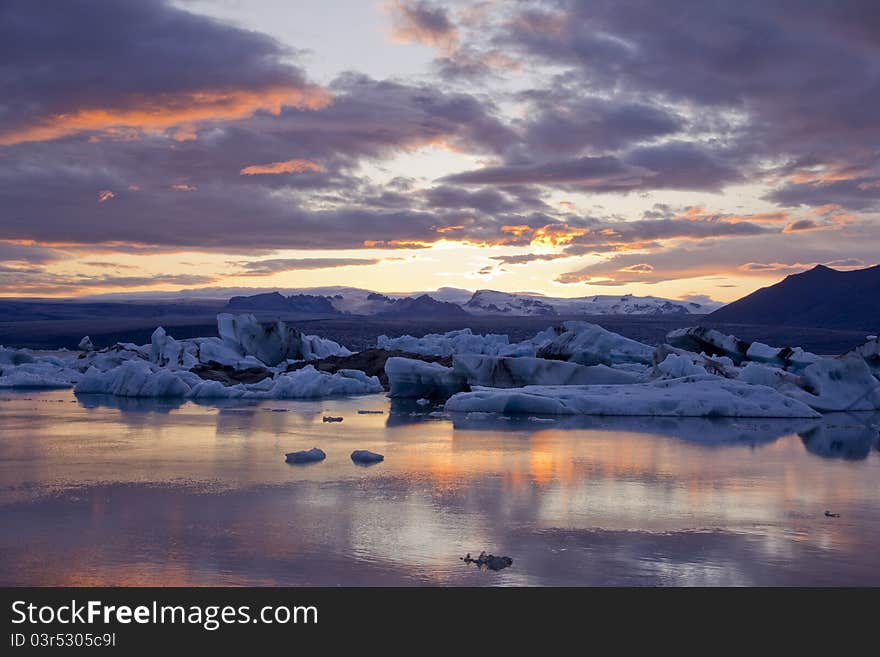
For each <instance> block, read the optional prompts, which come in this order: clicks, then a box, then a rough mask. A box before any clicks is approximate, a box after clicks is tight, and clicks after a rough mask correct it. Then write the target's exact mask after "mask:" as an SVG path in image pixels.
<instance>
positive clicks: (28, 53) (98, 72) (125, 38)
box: [0, 0, 330, 145]
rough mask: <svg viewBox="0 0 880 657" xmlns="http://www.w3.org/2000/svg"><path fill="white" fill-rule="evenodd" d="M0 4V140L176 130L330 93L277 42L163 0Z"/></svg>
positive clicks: (309, 103) (185, 132) (320, 101)
mask: <svg viewBox="0 0 880 657" xmlns="http://www.w3.org/2000/svg"><path fill="white" fill-rule="evenodd" d="M3 12H4V17H3V21H0V60H2V61H3V63H4V66H3V68H2V71H0V86H2V88H3V96H2V97H0V116H3V122H2V128H0V145H9V144H15V143H21V142H25V141H45V140H52V139H60V138H63V137H65V136H68V135H73V134H77V133H81V132H86V133H96V134H99V135H102V136H104V137H109V138H131V137H133V136H136V135H138V134H140V133H148V134H150V133H153V134H155V133H161V132H164V131H166V130H171V129H173V128H179V129H180V130H179V131H178V132H176V133H174V134H176V135H177V136H178V137H179V138H181V139H186V138H190V137H191V136H192V135H193V131H194V127H195V126H199V125H201V124H203V123H204V122H212V121H218V120H227V121H228V120H235V119H242V118H245V117H248V116H251V115H253V114H254V113H256V112H258V111H267V112H272V113H275V114H278V113H279V112H280V111H281V110H282V108H284V107H295V108H299V109H317V108H321V107H325V106H326V105H327V104H328V103H329V102H330V95H329V94H328V93H327V92H326V91H325V90H323V89H321V88H320V87H318V86H316V85H314V84H312V83H310V82H308V81H307V80H306V78H305V75H304V73H303V72H302V70H301V69H299V68H297V67H296V66H294V65H292V64H290V63H288V61H289V59H290V56H291V55H292V54H293V53H292V52H291V51H290V50H289V49H288V48H285V47H284V46H282V45H281V44H279V43H278V42H277V41H275V40H273V39H271V38H270V37H268V36H265V35H263V34H259V33H257V32H253V31H248V30H244V29H241V28H238V27H234V26H231V25H226V24H223V23H220V22H218V21H216V20H212V19H210V18H207V17H204V16H198V15H196V14H192V13H189V12H186V11H183V10H181V9H178V8H176V7H174V6H172V5H170V4H168V3H166V2H163V1H161V0H143V1H141V2H103V1H101V0H70V1H69V2H65V4H64V7H63V8H59V7H55V8H49V7H47V6H45V5H43V4H41V3H34V2H28V1H27V0H12V1H11V2H7V3H5V4H4V9H3ZM218 44H222V47H218Z"/></svg>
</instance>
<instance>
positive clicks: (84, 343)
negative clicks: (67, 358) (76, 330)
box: [76, 336, 95, 351]
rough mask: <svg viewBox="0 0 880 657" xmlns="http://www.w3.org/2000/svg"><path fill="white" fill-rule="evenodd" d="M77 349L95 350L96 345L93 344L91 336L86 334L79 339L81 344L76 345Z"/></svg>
mask: <svg viewBox="0 0 880 657" xmlns="http://www.w3.org/2000/svg"><path fill="white" fill-rule="evenodd" d="M76 346H77V349H79V350H80V351H94V350H95V345H93V344H92V339H91V338H90V337H89V336H85V337H84V338H83V339H82V340H80V341H79V344H78V345H76Z"/></svg>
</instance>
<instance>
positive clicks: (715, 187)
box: [444, 142, 742, 193]
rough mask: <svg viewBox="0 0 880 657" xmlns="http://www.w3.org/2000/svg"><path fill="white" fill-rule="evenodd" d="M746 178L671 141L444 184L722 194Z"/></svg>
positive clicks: (492, 169) (499, 169) (485, 172)
mask: <svg viewBox="0 0 880 657" xmlns="http://www.w3.org/2000/svg"><path fill="white" fill-rule="evenodd" d="M741 180H742V175H741V174H740V173H739V172H738V171H737V170H736V169H735V168H734V167H731V166H729V165H727V164H725V163H724V161H723V159H722V158H720V157H718V156H716V155H713V154H712V153H711V152H710V151H709V150H707V149H704V148H703V147H700V146H696V145H693V144H688V143H685V142H670V143H665V144H661V145H657V146H644V147H639V148H636V149H634V150H632V151H631V152H629V153H627V154H625V155H624V156H623V157H621V158H618V157H614V156H608V155H605V156H600V157H580V158H576V159H571V160H553V161H549V162H541V163H537V164H506V165H499V166H487V167H484V168H482V169H476V170H473V171H466V172H463V173H457V174H453V175H450V176H447V177H446V178H444V181H445V182H450V183H460V184H484V185H485V184H494V185H523V184H533V185H555V186H560V187H563V188H567V189H579V190H582V191H592V192H606V193H609V192H616V193H626V192H630V191H637V190H646V189H690V190H705V191H719V190H720V189H721V188H722V187H723V186H724V185H726V184H729V183H733V182H739V181H741Z"/></svg>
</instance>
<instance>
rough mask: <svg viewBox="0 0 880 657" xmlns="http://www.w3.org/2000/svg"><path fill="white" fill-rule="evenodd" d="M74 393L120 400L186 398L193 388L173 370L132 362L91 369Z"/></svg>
mask: <svg viewBox="0 0 880 657" xmlns="http://www.w3.org/2000/svg"><path fill="white" fill-rule="evenodd" d="M73 392H74V393H75V394H87V393H88V394H99V395H117V396H119V397H186V396H187V395H188V394H189V392H190V386H189V385H187V384H186V383H185V382H184V381H183V380H181V379H180V378H179V377H177V376H176V375H175V373H174V372H172V371H169V370H163V369H159V368H157V367H156V366H155V365H152V364H151V363H148V362H146V361H141V360H129V361H127V362H125V363H122V364H121V365H119V366H118V367H114V368H113V369H110V370H107V371H101V370H99V369H98V368H96V367H90V368H89V369H88V371H87V372H86V373H85V375H84V376H83V377H82V379H81V380H80V382H79V383H77V384H76V387H75V388H74V389H73Z"/></svg>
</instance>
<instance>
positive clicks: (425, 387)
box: [385, 356, 467, 399]
mask: <svg viewBox="0 0 880 657" xmlns="http://www.w3.org/2000/svg"><path fill="white" fill-rule="evenodd" d="M385 374H386V375H387V376H388V386H389V391H388V396H389V397H414V398H429V399H446V398H447V397H449V396H451V395H453V394H455V393H456V392H459V391H461V390H466V389H467V382H466V381H465V379H464V377H462V376H461V375H459V374H456V372H455V371H454V370H453V368H451V367H444V366H443V365H440V364H439V363H426V362H425V361H422V360H413V359H411V358H401V357H399V356H394V357H392V358H389V359H388V360H387V361H385Z"/></svg>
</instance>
